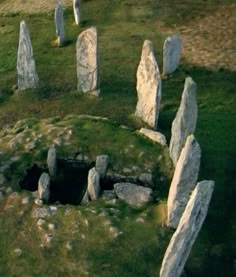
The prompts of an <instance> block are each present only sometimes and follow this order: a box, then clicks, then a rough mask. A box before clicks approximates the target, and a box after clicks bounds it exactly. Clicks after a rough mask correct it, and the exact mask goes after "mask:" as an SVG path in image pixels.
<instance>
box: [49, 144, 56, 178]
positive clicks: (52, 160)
mask: <svg viewBox="0 0 236 277" xmlns="http://www.w3.org/2000/svg"><path fill="white" fill-rule="evenodd" d="M47 165H48V171H49V174H50V176H52V177H55V176H56V174H57V154H56V148H55V146H51V147H50V148H49V149H48V156H47Z"/></svg>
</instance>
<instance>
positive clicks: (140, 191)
mask: <svg viewBox="0 0 236 277" xmlns="http://www.w3.org/2000/svg"><path fill="white" fill-rule="evenodd" d="M114 191H115V194H116V195H117V197H118V198H119V199H121V200H123V201H125V202H126V203H128V204H129V205H131V206H134V207H140V206H142V205H143V204H145V203H147V202H149V201H151V200H152V197H151V194H152V189H151V188H147V187H143V186H137V185H135V184H132V183H116V184H114Z"/></svg>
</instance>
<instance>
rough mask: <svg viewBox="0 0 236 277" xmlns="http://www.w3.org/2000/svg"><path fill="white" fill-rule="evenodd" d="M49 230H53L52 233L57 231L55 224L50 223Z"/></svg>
mask: <svg viewBox="0 0 236 277" xmlns="http://www.w3.org/2000/svg"><path fill="white" fill-rule="evenodd" d="M48 229H49V230H51V231H53V230H55V224H53V223H49V224H48Z"/></svg>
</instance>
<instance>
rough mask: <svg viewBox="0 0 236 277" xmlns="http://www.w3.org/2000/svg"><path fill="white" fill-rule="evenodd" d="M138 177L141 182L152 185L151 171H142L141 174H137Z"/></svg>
mask: <svg viewBox="0 0 236 277" xmlns="http://www.w3.org/2000/svg"><path fill="white" fill-rule="evenodd" d="M138 179H139V181H140V182H141V183H143V184H147V185H150V186H152V185H153V182H152V174H151V173H142V174H140V175H139V177H138Z"/></svg>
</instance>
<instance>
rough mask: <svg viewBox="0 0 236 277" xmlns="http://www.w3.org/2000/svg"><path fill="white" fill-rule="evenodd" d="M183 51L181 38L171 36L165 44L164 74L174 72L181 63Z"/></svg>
mask: <svg viewBox="0 0 236 277" xmlns="http://www.w3.org/2000/svg"><path fill="white" fill-rule="evenodd" d="M180 53H181V38H180V37H179V36H177V35H174V36H169V37H167V39H166V40H165V42H164V46H163V75H168V74H171V73H173V72H174V71H175V70H176V68H177V67H178V65H179V61H180Z"/></svg>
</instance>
